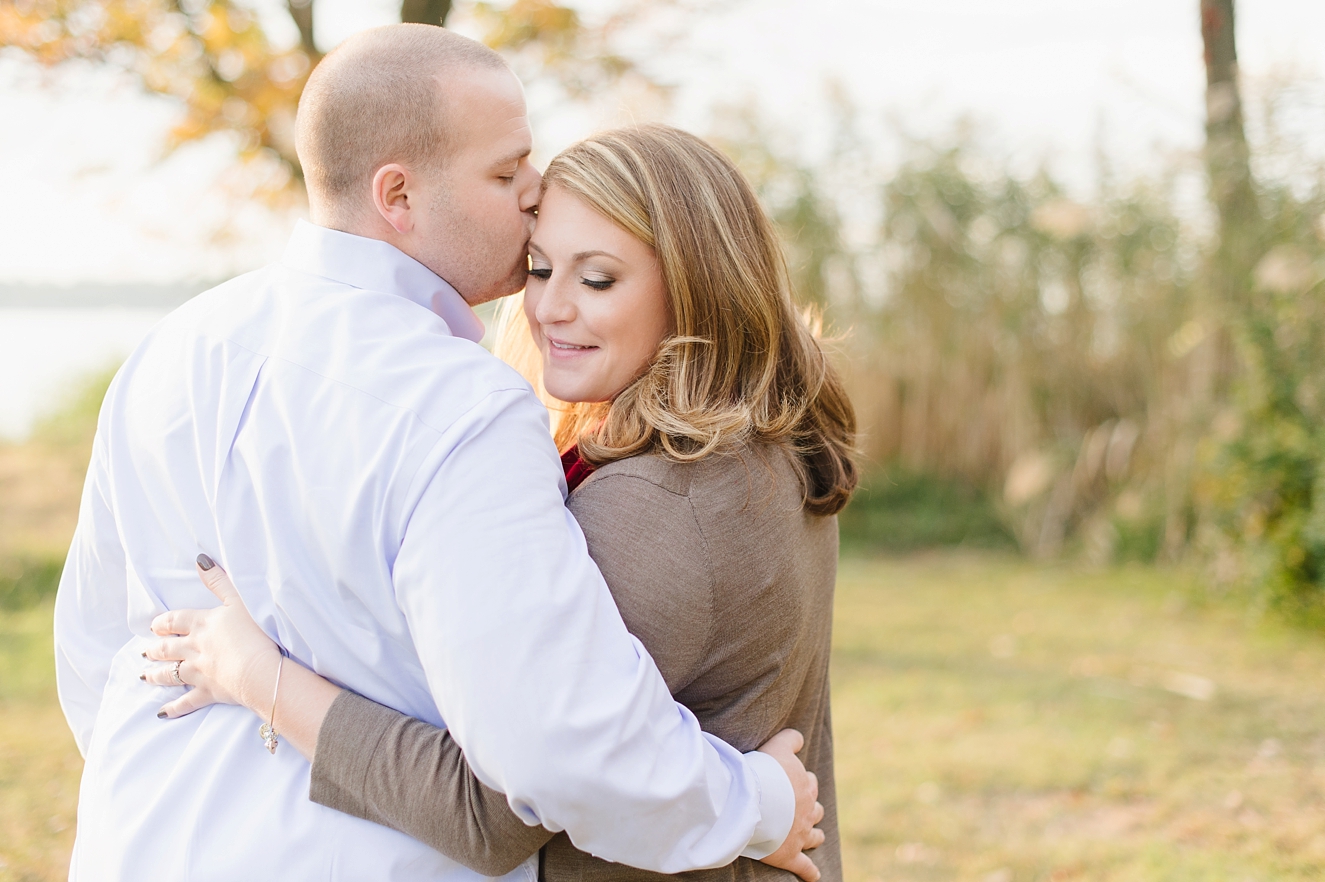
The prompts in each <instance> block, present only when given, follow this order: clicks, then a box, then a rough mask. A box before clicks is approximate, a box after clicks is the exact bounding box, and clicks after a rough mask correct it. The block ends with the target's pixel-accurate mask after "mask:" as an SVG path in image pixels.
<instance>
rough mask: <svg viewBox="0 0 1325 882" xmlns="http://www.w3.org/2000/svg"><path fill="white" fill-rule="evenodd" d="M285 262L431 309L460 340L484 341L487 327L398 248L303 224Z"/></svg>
mask: <svg viewBox="0 0 1325 882" xmlns="http://www.w3.org/2000/svg"><path fill="white" fill-rule="evenodd" d="M281 262H282V263H283V264H285V265H286V266H288V267H289V268H290V269H293V270H298V271H299V272H303V273H309V274H310V275H314V276H322V277H323V278H326V279H331V280H332V281H335V282H341V283H343V284H346V285H349V286H351V287H353V288H364V289H367V290H370V291H381V292H383V293H386V294H397V295H399V296H401V297H404V298H405V299H407V300H412V301H413V302H415V303H417V304H419V305H420V306H422V307H423V308H424V309H429V310H432V311H433V312H434V313H436V314H437V315H438V316H439V317H440V318H441V319H442V321H444V322H446V326H447V328H449V329H450V331H451V333H452V334H453V335H454V336H456V337H463V338H464V339H466V340H472V341H474V342H475V343H477V342H478V341H480V340H482V339H483V332H484V328H483V322H482V321H480V320H479V317H478V316H477V315H475V314H474V310H473V309H471V308H470V307H469V304H468V303H466V302H465V300H464V298H463V297H461V296H460V294H459V293H458V292H457V291H456V289H455V288H452V287H451V286H450V285H449V284H447V282H446V280H445V279H443V278H441V277H440V276H438V275H437V274H436V273H434V272H433V271H432V270H430V269H428V268H427V267H426V266H424V265H423V264H421V263H419V262H418V261H417V260H415V259H414V258H412V257H410V256H409V255H408V254H406V253H405V252H403V251H401V250H400V249H399V248H397V247H396V246H394V245H391V244H389V243H387V242H383V241H381V240H380V239H369V238H366V237H364V236H356V235H354V234H352V233H343V232H341V231H340V230H330V229H327V228H326V227H319V226H317V225H316V224H311V223H309V222H308V221H305V220H301V221H299V222H298V223H297V224H296V225H295V228H294V233H293V234H292V235H291V236H290V244H289V245H287V246H286V247H285V256H284V257H283V258H282V259H281Z"/></svg>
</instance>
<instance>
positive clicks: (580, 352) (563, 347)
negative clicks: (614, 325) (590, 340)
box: [547, 335, 599, 358]
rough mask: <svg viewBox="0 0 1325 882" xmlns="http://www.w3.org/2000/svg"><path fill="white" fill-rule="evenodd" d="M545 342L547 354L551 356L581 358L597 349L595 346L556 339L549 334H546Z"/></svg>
mask: <svg viewBox="0 0 1325 882" xmlns="http://www.w3.org/2000/svg"><path fill="white" fill-rule="evenodd" d="M547 342H548V355H549V356H551V357H552V358H582V357H584V356H586V355H591V354H593V353H595V352H598V351H599V347H597V346H587V345H583V344H579V343H570V342H568V341H566V340H558V339H557V338H556V337H553V336H551V335H548V337H547Z"/></svg>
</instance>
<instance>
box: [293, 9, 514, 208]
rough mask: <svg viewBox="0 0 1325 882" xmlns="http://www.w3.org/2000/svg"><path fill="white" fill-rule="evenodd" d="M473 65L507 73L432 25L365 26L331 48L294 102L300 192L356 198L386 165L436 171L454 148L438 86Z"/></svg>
mask: <svg viewBox="0 0 1325 882" xmlns="http://www.w3.org/2000/svg"><path fill="white" fill-rule="evenodd" d="M475 68H479V69H490V70H509V68H508V67H507V65H506V62H505V61H504V60H503V59H502V57H501V56H500V55H498V54H497V53H496V52H494V51H492V50H491V49H489V48H488V47H487V46H484V45H483V44H482V43H478V42H475V41H474V40H471V39H469V38H467V37H462V36H460V35H459V34H457V33H454V32H452V31H448V30H446V29H445V28H440V27H436V26H434V25H425V24H398V25H388V26H386V27H380V28H374V29H372V30H368V31H363V32H361V33H358V34H355V35H354V36H353V37H350V38H349V39H348V40H346V41H345V42H344V43H342V44H341V45H340V46H338V47H336V49H335V50H334V51H332V52H331V53H330V54H328V55H327V57H326V58H324V59H322V61H321V63H320V64H318V66H317V67H316V68H315V69H314V70H313V73H312V74H311V75H310V76H309V78H308V83H307V84H306V85H305V86H304V91H303V94H302V95H301V96H300V98H299V115H298V118H297V122H296V138H295V147H296V152H297V153H298V155H299V162H300V164H301V165H302V166H303V171H304V180H305V181H306V183H307V185H308V189H309V192H310V195H311V194H316V195H319V196H321V197H323V198H325V199H327V200H328V201H330V202H332V203H342V204H343V203H344V202H345V201H346V200H347V198H348V199H351V200H352V199H353V198H354V197H355V196H356V195H357V194H360V193H362V194H364V195H365V196H366V195H367V191H368V185H369V184H370V183H371V182H372V178H373V174H374V173H375V172H376V171H377V170H378V169H379V168H381V167H382V166H383V165H386V164H387V163H390V162H399V163H401V164H403V165H407V166H411V167H414V168H436V167H439V166H440V165H441V164H442V163H443V162H444V161H445V159H446V156H447V154H448V153H449V151H450V150H451V149H453V147H454V145H453V144H452V143H451V142H450V139H449V138H448V134H449V126H448V124H447V119H446V94H445V93H446V90H445V89H444V88H443V84H444V83H445V80H446V78H447V77H450V76H454V75H456V74H458V73H461V72H462V71H464V70H467V69H468V70H472V69H475Z"/></svg>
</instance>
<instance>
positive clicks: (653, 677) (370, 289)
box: [56, 223, 794, 882]
mask: <svg viewBox="0 0 1325 882" xmlns="http://www.w3.org/2000/svg"><path fill="white" fill-rule="evenodd" d="M482 333H483V326H482V324H481V323H480V322H479V321H478V319H477V318H476V317H475V316H474V314H473V312H472V310H470V309H469V307H468V306H467V305H466V304H465V303H464V301H463V300H462V299H461V298H460V296H459V295H458V294H457V293H456V292H455V291H454V290H453V289H452V288H451V287H450V286H449V285H447V284H446V283H445V282H444V281H442V280H441V279H440V278H438V277H437V276H436V275H434V274H433V273H432V272H430V271H429V270H428V269H427V268H425V267H424V266H423V265H421V264H419V263H417V262H416V261H414V260H412V259H411V258H409V257H408V256H406V255H405V254H403V253H402V252H400V251H398V250H397V249H395V248H394V247H392V246H390V245H388V244H386V243H384V242H380V241H377V240H374V239H366V238H361V237H358V236H353V235H349V234H347V233H341V232H336V231H333V230H328V229H324V228H321V227H317V226H314V225H312V224H308V223H301V224H300V225H299V226H298V228H297V229H296V230H295V232H294V235H293V237H292V239H291V241H290V245H289V248H288V250H287V252H286V254H285V257H284V259H283V260H282V261H281V262H280V263H278V264H275V265H273V266H270V267H267V268H265V269H262V270H259V271H257V272H253V273H250V274H248V275H245V276H241V277H239V278H237V279H234V280H232V281H230V282H227V283H226V284H224V285H221V286H219V287H217V288H214V289H213V290H211V291H208V292H206V293H204V294H202V295H200V296H199V297H197V298H195V299H194V300H192V301H190V302H189V303H187V304H185V305H184V306H182V307H181V308H179V309H178V310H176V311H175V312H173V313H172V314H170V315H169V316H167V317H166V318H165V319H164V320H163V321H162V322H161V323H160V324H159V325H157V327H156V328H155V329H154V330H153V331H152V332H151V333H150V334H149V335H148V336H147V338H146V339H145V340H144V342H143V343H142V345H140V346H139V347H138V349H137V350H136V351H135V352H134V353H133V355H132V356H131V357H130V358H129V360H128V361H127V362H126V363H125V365H124V366H123V367H122V368H121V369H120V372H119V374H118V375H117V376H116V378H115V380H114V382H113V383H112V384H111V388H110V391H109V392H108V393H107V396H106V400H105V403H104V405H103V406H102V411H101V417H100V420H99V423H98V429H97V437H96V442H95V445H94V448H93V454H92V461H91V465H90V468H89V471H88V477H87V484H86V487H85V489H84V494H83V501H82V509H81V511H80V514H79V523H78V529H77V532H76V534H75V537H74V542H73V546H72V548H71V549H70V552H69V559H68V564H67V565H66V568H65V572H64V576H63V578H62V580H61V583H60V590H59V594H58V596H57V599H56V655H57V672H58V680H59V688H60V700H61V703H62V705H63V707H64V710H65V714H66V716H67V717H68V720H69V724H70V726H71V727H72V729H73V731H74V734H75V736H76V738H77V740H78V745H79V749H80V750H82V751H83V753H84V755H85V757H86V768H85V770H84V773H83V782H82V789H81V792H80V796H79V813H78V837H77V843H76V845H75V850H74V863H73V869H72V872H71V878H72V879H74V880H76V882H81V880H102V879H105V880H125V882H130V880H131V882H146V880H154V879H160V880H172V882H174V880H197V882H203V880H216V882H234V880H240V879H243V880H262V879H272V880H314V879H317V880H364V879H373V880H425V879H426V880H471V879H475V878H478V877H477V876H476V874H475V873H473V872H472V871H470V870H467V869H465V868H464V867H461V866H459V865H458V864H455V863H454V862H452V861H450V860H449V859H447V858H445V857H443V856H442V855H440V854H438V853H437V852H434V851H432V850H431V849H429V848H428V847H426V846H424V845H422V844H420V843H418V842H416V841H414V840H412V839H410V838H409V837H407V836H405V835H403V834H401V833H397V832H395V831H393V830H388V829H386V828H384V827H379V826H377V825H375V824H372V823H369V822H367V821H363V820H360V819H358V818H352V817H349V816H348V815H342V814H339V813H337V812H335V811H332V810H330V809H327V808H324V807H322V806H319V805H314V804H313V803H311V802H309V800H308V780H309V766H308V763H307V762H306V761H305V760H304V759H303V758H302V757H301V756H300V755H299V754H298V753H297V752H296V751H295V750H293V749H291V748H290V747H288V746H286V747H283V748H281V749H280V750H278V751H277V753H276V754H275V755H274V756H273V755H271V754H269V753H268V752H267V751H266V750H265V749H264V747H263V745H262V741H261V740H260V739H259V737H258V734H257V731H258V723H259V721H258V720H257V719H256V718H255V717H254V716H253V715H252V714H250V713H249V712H248V711H247V710H245V709H243V708H239V707H233V706H226V705H218V706H213V707H210V708H207V709H204V710H201V711H198V712H197V713H194V714H192V715H190V716H187V717H184V718H181V719H178V720H159V719H157V717H156V713H157V710H158V709H159V708H160V707H161V705H162V704H164V703H165V702H167V701H169V700H171V699H172V698H174V697H176V696H177V695H179V694H181V691H180V690H179V689H175V688H163V687H154V686H150V685H147V684H145V683H143V682H142V681H140V680H139V679H138V673H139V671H140V670H141V668H142V667H143V660H142V658H141V657H140V655H139V653H140V651H141V650H142V648H143V647H144V646H145V645H146V643H147V641H148V640H149V639H151V635H150V632H149V630H148V626H149V623H150V622H151V620H152V618H153V617H154V616H156V615H157V614H158V613H160V612H162V611H164V610H166V609H177V608H184V607H211V606H214V605H215V603H216V601H215V599H214V598H213V597H212V596H211V595H210V594H209V593H208V592H207V591H206V590H205V589H204V588H203V586H202V585H201V584H200V582H199V581H198V578H197V576H196V574H195V572H194V569H193V559H194V557H195V556H196V555H197V554H198V553H199V552H206V553H207V554H210V555H211V556H212V557H214V558H216V560H217V561H218V562H220V563H221V564H222V565H223V566H225V567H226V569H227V570H228V571H229V573H230V575H231V577H232V578H233V579H234V582H235V585H236V586H237V587H238V590H239V593H240V594H241V595H242V596H243V598H244V602H245V603H246V604H247V606H248V609H249V610H250V611H251V612H252V614H253V616H254V617H255V618H256V619H257V621H258V623H259V624H260V625H261V626H262V628H263V629H264V630H265V631H266V632H267V633H268V634H269V635H270V636H271V637H272V638H273V639H275V640H277V641H278V642H279V643H280V644H281V645H282V646H284V647H285V648H286V649H287V650H289V652H290V654H291V656H292V657H293V658H294V659H295V660H297V661H298V662H299V663H301V664H304V665H306V666H307V667H309V668H311V669H313V670H315V671H317V672H318V673H319V674H322V675H323V676H325V677H328V678H330V679H331V680H334V681H335V682H337V683H341V684H344V685H345V686H346V687H348V688H350V689H353V690H354V691H356V692H358V693H360V694H362V695H365V696H367V697H368V698H371V699H373V700H374V701H378V702H381V703H383V704H386V705H389V706H391V707H394V708H397V709H399V710H401V711H403V712H405V713H407V714H410V715H412V716H415V717H418V718H420V719H423V720H427V721H429V722H431V723H434V724H437V725H446V726H448V727H449V728H450V730H451V732H452V734H453V735H454V737H455V739H456V741H457V742H458V743H459V744H460V745H461V746H462V747H463V748H464V750H465V754H466V756H467V757H468V759H469V762H470V764H471V765H472V767H473V769H474V771H475V773H476V774H477V775H478V776H479V778H480V779H482V780H483V781H484V782H485V783H487V784H489V785H490V786H492V787H496V788H498V789H500V790H501V791H503V792H504V793H506V794H507V795H508V798H509V800H510V804H511V806H512V807H513V808H514V809H515V810H516V811H517V812H518V813H519V814H520V815H521V816H522V817H523V818H525V819H526V820H527V821H528V822H529V823H531V824H533V823H542V824H544V825H545V826H547V827H548V828H549V829H551V830H554V831H555V830H561V829H564V830H566V831H568V832H569V833H570V835H571V838H572V839H573V840H574V841H575V843H576V844H577V845H578V846H579V847H580V848H582V849H584V850H587V851H590V852H592V853H594V854H596V855H599V856H602V857H606V858H609V859H611V860H615V861H622V862H626V863H630V864H634V865H636V866H640V867H644V868H648V869H654V870H660V871H663V872H678V871H682V870H686V869H692V868H697V867H706V866H716V865H722V864H725V863H727V862H729V861H731V860H733V859H734V858H735V857H736V856H737V855H739V854H742V853H744V854H746V855H747V856H751V857H761V856H763V855H766V854H768V853H770V852H771V851H772V850H774V849H775V848H776V847H777V846H778V845H779V844H780V843H781V841H782V839H783V838H785V836H786V833H787V831H788V830H789V829H790V825H791V820H792V812H793V809H794V798H793V795H792V791H791V786H790V783H789V782H788V780H787V778H786V776H785V775H784V774H783V772H782V770H781V768H780V767H779V766H778V765H777V763H776V762H775V761H773V760H772V759H771V758H770V757H767V756H765V755H763V754H748V755H744V756H743V755H742V754H740V753H739V752H738V751H736V750H735V749H733V748H731V747H730V746H728V745H726V744H724V743H723V742H721V741H718V740H716V739H714V738H712V737H710V736H708V735H705V734H704V733H702V732H701V731H700V729H699V726H698V724H697V723H696V721H695V718H694V716H693V715H692V714H691V713H690V712H689V711H688V710H686V709H685V708H684V707H681V706H679V705H677V704H676V703H675V702H674V701H673V700H672V698H671V696H670V695H669V694H668V692H667V688H666V686H665V685H664V683H663V681H662V678H661V677H660V676H659V674H658V671H657V669H656V667H655V665H654V663H653V660H652V659H651V658H650V657H649V655H648V653H647V652H646V651H645V649H644V648H643V646H641V645H640V643H639V642H638V641H637V640H635V639H634V638H633V637H631V636H630V635H629V634H628V633H627V632H626V630H625V627H624V626H623V624H622V622H621V618H620V615H619V614H618V612H617V609H616V607H615V605H614V604H613V602H612V598H611V595H610V594H609V593H608V590H607V587H606V585H604V583H603V580H602V576H601V575H600V574H599V572H598V570H597V568H596V567H595V566H594V564H593V562H592V561H591V560H590V558H589V556H588V554H587V552H586V550H585V543H584V538H583V535H582V534H581V533H580V530H579V527H578V526H577V524H576V523H575V520H574V518H572V517H571V515H570V514H569V513H568V512H567V510H566V508H565V505H564V500H565V484H564V481H563V479H562V477H561V467H560V462H559V459H558V456H557V451H556V449H555V447H554V446H553V443H552V441H551V438H550V436H549V434H548V428H547V414H546V411H545V410H544V409H543V406H542V405H541V404H540V403H539V401H538V399H537V398H536V397H535V396H534V394H533V391H532V390H531V389H530V387H529V386H528V384H527V383H526V382H525V381H524V380H523V379H522V378H521V377H520V376H518V375H517V374H516V373H515V372H514V371H513V370H511V369H510V368H509V367H508V366H506V365H505V364H503V363H502V362H500V361H499V360H497V359H496V358H494V357H493V356H492V355H490V354H489V353H488V352H486V351H485V350H483V349H482V348H481V347H480V346H478V344H477V343H476V342H475V341H477V340H478V339H480V338H481V336H482ZM533 874H534V867H533V864H532V863H527V864H526V865H525V866H523V867H521V868H520V869H519V870H517V871H516V872H515V873H514V874H512V878H532V876H533Z"/></svg>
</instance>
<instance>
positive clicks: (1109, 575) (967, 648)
mask: <svg viewBox="0 0 1325 882" xmlns="http://www.w3.org/2000/svg"><path fill="white" fill-rule="evenodd" d="M1200 597H1201V594H1200V593H1199V592H1198V591H1197V590H1195V589H1194V588H1193V587H1192V586H1191V585H1190V584H1189V583H1187V582H1186V581H1185V580H1184V579H1183V578H1182V577H1180V576H1178V575H1175V574H1172V573H1166V572H1163V571H1158V570H1152V569H1144V568H1136V569H1104V570H1086V569H1081V568H1075V567H1068V566H1063V567H1049V568H1046V567H1042V566H1035V565H1032V564H1029V563H1026V562H1024V561H1021V560H1017V559H1015V558H1010V557H1000V556H991V555H969V554H960V553H935V554H928V555H920V556H911V557H906V558H897V559H883V560H867V559H861V558H853V559H849V560H847V561H845V562H844V563H843V567H842V573H841V580H840V587H839V594H838V602H837V631H836V647H837V649H836V657H835V662H834V664H835V669H834V682H833V689H834V694H833V703H834V707H833V712H834V724H835V728H836V733H837V749H838V768H837V774H838V782H839V791H840V797H839V799H840V808H841V817H842V826H843V831H844V836H845V843H846V865H847V877H848V879H851V880H859V882H877V880H888V882H894V880H896V882H902V880H916V882H922V880H972V882H1031V880H1043V882H1066V880H1119V882H1122V880H1127V882H1145V880H1165V882H1169V880H1173V882H1197V880H1201V882H1204V880H1210V882H1216V880H1218V882H1249V880H1260V882H1270V880H1297V879H1301V880H1306V879H1320V878H1323V877H1325V800H1323V799H1322V788H1323V787H1325V699H1322V693H1321V689H1320V679H1321V673H1322V672H1323V671H1325V641H1322V640H1321V639H1320V638H1319V637H1316V636H1312V635H1307V634H1302V633H1298V632H1293V631H1290V630H1286V629H1283V628H1280V627H1278V626H1274V625H1268V624H1263V623H1262V624H1256V623H1252V622H1249V621H1248V619H1247V618H1246V616H1245V614H1244V613H1242V612H1240V611H1239V608H1238V607H1236V606H1234V605H1232V604H1210V603H1202V602H1200V601H1199V599H1200ZM49 626H50V607H49V603H48V604H47V605H45V606H42V607H40V608H37V609H33V610H28V611H24V612H7V613H0V880H47V879H52V880H53V879H62V878H64V871H65V867H66V861H67V855H68V850H69V846H70V843H71V841H72V834H73V818H74V803H75V799H76V794H77V777H78V770H79V759H78V755H77V753H76V751H75V750H74V747H73V742H72V739H71V738H70V737H69V735H68V733H67V730H66V729H65V727H64V723H63V720H62V718H61V717H60V713H59V710H58V708H57V706H56V703H55V698H54V690H53V682H52V673H51V645H50V627H49Z"/></svg>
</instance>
